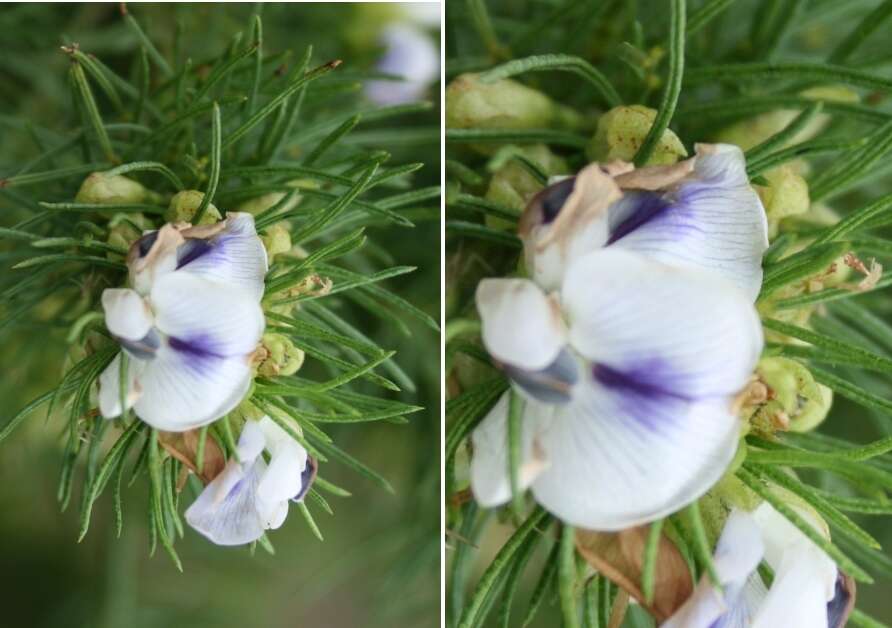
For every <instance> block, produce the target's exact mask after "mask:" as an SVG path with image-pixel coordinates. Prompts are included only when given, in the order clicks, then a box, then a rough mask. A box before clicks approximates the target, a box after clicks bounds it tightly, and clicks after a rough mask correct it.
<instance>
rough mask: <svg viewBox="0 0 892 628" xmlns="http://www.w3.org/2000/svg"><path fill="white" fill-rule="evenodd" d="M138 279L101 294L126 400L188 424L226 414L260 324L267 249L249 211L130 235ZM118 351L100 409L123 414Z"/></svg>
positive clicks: (153, 419) (166, 424)
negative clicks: (124, 364)
mask: <svg viewBox="0 0 892 628" xmlns="http://www.w3.org/2000/svg"><path fill="white" fill-rule="evenodd" d="M128 266H129V268H130V282H131V285H132V286H133V288H132V289H130V288H122V289H109V290H106V291H105V292H104V293H103V295H102V305H103V308H104V309H105V321H106V326H107V327H108V330H109V331H110V332H111V333H112V335H113V336H114V337H115V338H116V339H117V340H118V341H119V342H120V343H121V347H122V351H123V352H125V353H126V355H127V356H128V358H129V359H128V365H127V389H126V393H125V395H124V397H125V403H126V405H127V407H128V408H130V407H133V409H134V410H135V412H136V414H137V416H139V417H140V418H141V419H142V420H143V421H145V422H146V423H148V424H149V425H151V426H152V427H155V428H157V429H162V430H167V431H176V432H180V431H185V430H189V429H193V428H196V427H200V426H202V425H206V424H208V423H210V422H212V421H214V420H216V419H218V418H220V417H221V416H224V415H225V414H227V413H228V412H230V411H231V410H232V409H233V408H234V407H235V406H236V405H238V403H239V402H240V401H241V400H242V398H243V397H244V395H245V394H246V393H247V391H248V389H249V388H250V385H251V378H252V373H251V364H250V360H251V356H252V354H253V353H254V351H255V350H256V348H257V344H258V342H259V341H260V338H261V336H262V334H263V330H264V326H265V323H264V316H263V310H262V309H261V307H260V298H261V296H262V295H263V281H264V276H265V274H266V270H267V258H266V251H265V250H264V248H263V244H262V243H261V241H260V238H259V237H258V236H257V233H256V231H255V229H254V220H253V217H252V216H251V215H250V214H229V216H228V217H227V219H226V220H225V221H223V222H221V223H218V224H216V225H209V226H199V227H189V226H184V225H178V226H174V225H169V224H168V225H165V226H163V227H162V228H161V229H159V230H158V231H153V232H149V233H147V234H145V235H144V236H143V237H142V238H141V239H140V240H138V241H137V242H136V243H134V245H133V247H132V248H131V252H130V255H129V257H128ZM120 369H121V356H120V355H118V356H116V357H115V359H114V360H113V361H112V363H111V364H110V365H109V367H108V368H107V369H106V370H105V371H104V372H103V373H102V375H101V376H100V380H99V381H100V390H99V408H100V412H101V413H102V415H103V416H104V417H106V418H113V417H116V416H119V415H120V414H121V383H120V378H121V373H120Z"/></svg>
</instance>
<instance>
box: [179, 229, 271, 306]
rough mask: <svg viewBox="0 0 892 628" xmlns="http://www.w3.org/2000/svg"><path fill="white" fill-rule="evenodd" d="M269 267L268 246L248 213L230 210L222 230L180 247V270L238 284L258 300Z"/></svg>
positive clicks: (189, 241) (261, 294) (261, 293)
mask: <svg viewBox="0 0 892 628" xmlns="http://www.w3.org/2000/svg"><path fill="white" fill-rule="evenodd" d="M187 233H188V232H187ZM268 269H269V266H268V260H267V256H266V249H265V248H264V247H263V242H261V240H260V238H259V237H258V236H257V231H256V229H255V227H254V217H253V216H252V215H251V214H248V213H236V212H230V213H228V214H227V216H226V226H225V228H224V229H223V231H222V232H221V233H219V234H217V235H215V236H213V237H211V238H209V239H206V240H205V239H199V238H189V239H188V240H186V242H185V243H184V244H183V245H182V246H180V248H179V249H178V250H177V271H178V273H177V274H180V273H187V274H190V275H194V276H196V277H201V278H204V279H210V280H213V281H217V282H222V283H224V284H226V285H227V286H238V287H239V288H241V289H242V290H245V291H246V292H248V293H249V294H251V295H252V297H253V298H254V299H256V300H257V301H259V300H260V299H261V297H263V289H264V284H263V280H264V277H265V276H266V271H267V270H268Z"/></svg>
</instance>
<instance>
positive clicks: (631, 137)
mask: <svg viewBox="0 0 892 628" xmlns="http://www.w3.org/2000/svg"><path fill="white" fill-rule="evenodd" d="M656 117H657V110H656V109H650V108H648V107H644V106H643V105H629V106H620V107H614V108H613V109H611V110H610V111H608V112H607V113H605V114H604V115H602V116H601V117H600V118H599V119H598V128H597V130H596V131H595V135H594V137H593V138H592V140H591V142H589V145H588V148H587V149H586V154H587V155H588V157H589V159H591V160H592V161H599V162H603V163H606V162H610V161H615V160H617V159H621V160H622V161H629V162H630V161H632V160H633V159H634V158H635V153H637V152H638V149H639V148H641V144H643V143H644V138H645V137H647V134H648V132H649V131H650V127H652V126H653V123H654V119H656ZM687 154H688V152H687V151H686V150H685V147H684V144H682V143H681V140H680V139H678V136H677V135H676V134H675V133H673V132H672V131H671V130H669V129H666V130H665V131H663V136H662V137H661V138H660V140H659V141H658V142H657V146H656V148H655V149H654V152H653V154H652V155H651V157H650V159H648V160H647V165H649V166H655V165H656V166H662V165H669V164H674V163H675V162H676V161H678V160H679V159H681V158H682V157H687Z"/></svg>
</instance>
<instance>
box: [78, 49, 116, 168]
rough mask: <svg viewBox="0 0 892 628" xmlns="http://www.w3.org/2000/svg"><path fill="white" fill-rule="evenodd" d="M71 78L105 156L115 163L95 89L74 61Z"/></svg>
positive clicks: (113, 152) (79, 65)
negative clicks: (94, 93) (97, 104)
mask: <svg viewBox="0 0 892 628" xmlns="http://www.w3.org/2000/svg"><path fill="white" fill-rule="evenodd" d="M71 79H72V84H73V85H74V88H75V90H76V91H77V94H78V96H79V97H80V106H81V107H82V111H83V112H84V116H85V118H86V120H87V121H88V122H89V123H90V126H91V127H92V129H93V135H94V136H95V138H96V141H97V143H98V144H99V147H100V148H101V149H102V153H103V154H104V155H105V158H106V159H107V160H108V161H110V162H112V163H114V162H116V161H117V159H118V158H117V156H116V155H115V151H114V150H113V149H112V145H111V140H110V139H109V137H108V133H107V132H106V130H105V125H104V124H103V123H102V117H101V116H100V115H99V107H97V106H96V100H95V99H94V98H93V91H92V90H91V89H90V85H89V84H88V83H87V77H86V76H84V69H83V68H82V67H81V64H80V63H78V62H76V61H74V62H73V63H72V64H71Z"/></svg>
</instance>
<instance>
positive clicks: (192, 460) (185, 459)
mask: <svg viewBox="0 0 892 628" xmlns="http://www.w3.org/2000/svg"><path fill="white" fill-rule="evenodd" d="M200 437H201V431H200V430H189V431H187V432H161V431H159V432H158V442H159V443H161V446H162V447H164V449H165V450H166V451H167V453H169V454H170V455H171V456H173V457H174V458H176V459H177V460H179V461H180V462H182V463H183V464H184V465H186V467H187V468H188V469H189V470H190V471H192V473H194V474H195V475H197V476H198V477H199V478H201V481H202V482H204V483H205V484H209V483H210V482H211V481H212V480H213V479H214V478H215V477H217V476H218V475H220V473H221V472H222V471H223V467H225V466H226V458H225V457H224V455H223V450H222V449H220V445H218V444H217V441H216V440H214V439H213V438H212V437H210V436H207V438H206V440H205V443H204V464H203V465H202V469H201V470H199V469H198V467H197V465H196V458H197V456H198V440H199V438H200Z"/></svg>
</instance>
